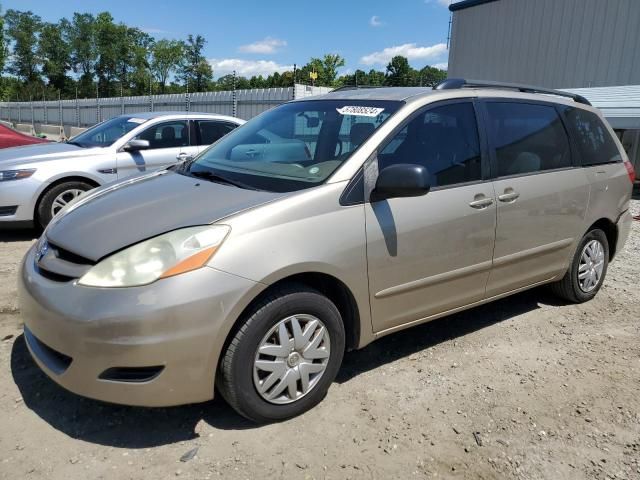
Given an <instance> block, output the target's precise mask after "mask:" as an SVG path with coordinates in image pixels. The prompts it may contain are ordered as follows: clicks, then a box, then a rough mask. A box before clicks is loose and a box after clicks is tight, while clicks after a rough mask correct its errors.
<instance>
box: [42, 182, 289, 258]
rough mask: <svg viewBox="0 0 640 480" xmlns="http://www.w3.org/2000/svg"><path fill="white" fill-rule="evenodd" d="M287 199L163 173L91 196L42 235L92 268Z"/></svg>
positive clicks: (54, 220) (113, 185)
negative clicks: (147, 243) (183, 231)
mask: <svg viewBox="0 0 640 480" xmlns="http://www.w3.org/2000/svg"><path fill="white" fill-rule="evenodd" d="M286 195H289V194H288V193H272V192H262V191H256V190H246V189H242V188H238V187H234V186H231V185H224V184H220V183H213V182H209V181H205V180H201V179H197V178H193V177H189V176H185V175H181V174H178V173H175V172H173V171H167V170H164V171H160V172H154V173H151V174H146V175H141V176H139V177H135V178H133V179H130V180H125V181H123V182H120V183H116V184H111V185H108V186H105V187H102V188H100V189H97V190H94V191H92V192H91V193H90V194H88V196H87V197H86V198H85V199H84V200H83V199H81V200H80V201H79V202H78V205H76V206H74V207H72V208H70V210H69V211H68V212H67V213H63V214H62V215H61V216H60V217H56V218H54V219H53V221H52V222H51V224H49V227H48V228H47V230H46V232H45V234H46V236H47V240H48V241H49V242H51V243H52V244H54V245H56V246H58V247H60V248H63V249H65V250H68V251H70V252H72V253H74V254H76V255H80V256H82V257H85V258H87V259H89V260H92V261H94V262H96V261H98V260H100V259H101V258H103V257H105V256H107V255H109V254H111V253H113V252H116V251H118V250H121V249H122V248H124V247H128V246H130V245H133V244H135V243H138V242H140V241H142V240H146V239H148V238H151V237H155V236H157V235H160V234H162V233H166V232H169V231H171V230H175V229H178V228H183V227H192V226H196V225H206V224H209V223H213V222H215V221H217V220H220V219H221V218H224V217H227V216H229V215H232V214H234V213H237V212H240V211H242V210H246V209H248V208H252V207H255V206H257V205H261V204H263V203H266V202H270V201H273V200H277V199H279V198H282V197H284V196H286Z"/></svg>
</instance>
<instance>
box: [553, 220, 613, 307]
mask: <svg viewBox="0 0 640 480" xmlns="http://www.w3.org/2000/svg"><path fill="white" fill-rule="evenodd" d="M608 265H609V242H608V241H607V236H606V235H605V233H604V232H603V231H602V230H600V229H594V230H591V231H590V232H588V233H587V234H586V235H585V236H584V237H583V238H582V241H581V242H580V245H578V248H577V249H576V253H575V255H574V257H573V261H572V262H571V266H570V267H569V270H568V271H567V273H566V274H565V276H564V277H563V278H562V280H560V281H559V282H556V283H552V284H551V288H552V290H553V292H554V293H555V294H556V295H558V296H559V297H561V298H563V299H565V300H568V301H570V302H573V303H582V302H586V301H588V300H591V299H592V298H593V297H595V296H596V293H598V290H600V287H601V286H602V282H604V277H605V275H606V274H607V267H608Z"/></svg>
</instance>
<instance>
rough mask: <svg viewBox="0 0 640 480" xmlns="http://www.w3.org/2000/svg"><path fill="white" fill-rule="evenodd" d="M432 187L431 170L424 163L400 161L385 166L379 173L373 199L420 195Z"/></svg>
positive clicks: (373, 200)
mask: <svg viewBox="0 0 640 480" xmlns="http://www.w3.org/2000/svg"><path fill="white" fill-rule="evenodd" d="M430 189H431V180H430V179H429V172H428V171H427V169H426V168H424V167H423V166H422V165H416V164H412V163H399V164H397V165H391V166H389V167H387V168H384V169H382V170H381V171H380V173H379V174H378V180H377V181H376V186H375V188H374V189H373V192H371V201H372V202H377V201H379V200H384V199H387V198H397V197H419V196H421V195H426V194H427V193H428V192H429V190H430Z"/></svg>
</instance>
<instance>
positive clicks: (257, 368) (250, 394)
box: [217, 286, 345, 423]
mask: <svg viewBox="0 0 640 480" xmlns="http://www.w3.org/2000/svg"><path fill="white" fill-rule="evenodd" d="M344 345H345V333H344V326H343V324H342V318H341V317H340V312H339V311H338V309H337V308H336V306H335V305H334V304H333V303H332V302H331V301H330V300H329V299H328V298H327V297H325V296H324V295H322V294H321V293H319V292H317V291H315V290H313V289H309V288H307V287H304V286H290V287H285V288H282V289H280V290H277V291H275V292H274V293H273V294H271V295H269V296H268V297H266V298H265V299H264V300H263V301H262V302H260V303H259V304H258V305H256V307H255V308H254V309H252V310H251V312H249V313H248V315H247V316H246V319H245V321H244V323H243V325H242V326H241V327H240V329H239V330H238V331H237V332H236V333H235V335H234V336H233V338H232V340H231V342H230V343H229V345H228V347H227V349H226V351H225V352H224V355H223V357H222V360H221V363H220V368H219V377H218V382H217V386H218V389H219V390H220V392H221V393H222V395H223V397H224V398H225V400H226V401H227V402H228V403H229V404H230V405H231V406H232V407H233V408H234V409H235V410H236V411H237V412H238V413H240V414H241V415H243V416H244V417H246V418H248V419H250V420H253V421H255V422H259V423H266V422H272V421H278V420H285V419H287V418H291V417H294V416H296V415H300V414H301V413H303V412H305V411H307V410H309V409H310V408H312V407H314V406H315V405H316V404H318V403H319V402H320V401H321V400H322V399H323V398H324V396H325V394H326V392H327V390H328V388H329V386H330V385H331V383H332V382H333V380H334V378H335V376H336V374H337V373H338V369H339V368H340V364H341V363H342V357H343V354H344Z"/></svg>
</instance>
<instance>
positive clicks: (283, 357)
mask: <svg viewBox="0 0 640 480" xmlns="http://www.w3.org/2000/svg"><path fill="white" fill-rule="evenodd" d="M330 353H331V342H330V339H329V332H328V331H327V328H326V327H325V326H324V324H323V323H322V322H321V321H320V319H318V318H316V317H314V316H313V315H306V314H304V315H303V314H300V315H292V316H290V317H287V318H285V319H284V320H280V321H279V322H278V323H277V324H276V325H274V326H273V327H272V328H271V330H269V331H268V332H267V334H266V335H265V336H264V338H263V339H262V341H261V342H260V346H259V347H258V351H257V353H256V358H255V361H254V365H253V383H254V385H255V387H256V390H257V391H258V393H259V394H260V396H261V397H262V398H264V399H265V400H267V401H268V402H270V403H276V404H285V403H291V402H295V401H296V400H298V399H300V398H302V397H304V396H305V395H306V394H307V393H309V392H310V391H311V390H313V388H314V387H315V386H316V385H317V384H318V382H319V381H320V378H322V374H323V373H324V371H325V370H326V368H327V364H328V362H329V356H330Z"/></svg>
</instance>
